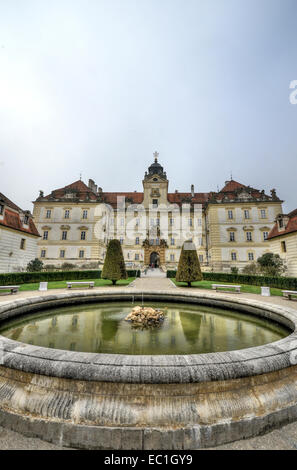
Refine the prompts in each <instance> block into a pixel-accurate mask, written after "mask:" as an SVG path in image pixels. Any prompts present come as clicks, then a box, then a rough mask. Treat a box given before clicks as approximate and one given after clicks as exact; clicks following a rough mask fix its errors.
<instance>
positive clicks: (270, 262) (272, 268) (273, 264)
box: [257, 253, 286, 277]
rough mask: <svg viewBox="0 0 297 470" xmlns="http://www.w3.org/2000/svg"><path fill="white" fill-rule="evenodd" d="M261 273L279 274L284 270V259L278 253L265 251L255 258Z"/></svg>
mask: <svg viewBox="0 0 297 470" xmlns="http://www.w3.org/2000/svg"><path fill="white" fill-rule="evenodd" d="M257 263H258V265H259V266H260V270H261V273H262V274H265V275H268V276H275V277H277V276H281V275H282V274H283V273H284V272H285V271H286V266H285V263H284V261H283V260H282V259H281V257H280V256H279V255H275V254H274V253H265V254H264V255H262V256H261V257H260V258H258V259H257Z"/></svg>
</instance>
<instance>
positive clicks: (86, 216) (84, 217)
mask: <svg viewBox="0 0 297 470" xmlns="http://www.w3.org/2000/svg"><path fill="white" fill-rule="evenodd" d="M82 218H83V219H87V218H88V211H87V210H83V216H82Z"/></svg>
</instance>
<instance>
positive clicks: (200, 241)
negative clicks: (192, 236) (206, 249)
mask: <svg viewBox="0 0 297 470" xmlns="http://www.w3.org/2000/svg"><path fill="white" fill-rule="evenodd" d="M202 245H203V238H199V246H202Z"/></svg>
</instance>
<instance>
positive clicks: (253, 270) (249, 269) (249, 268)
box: [241, 262, 260, 274]
mask: <svg viewBox="0 0 297 470" xmlns="http://www.w3.org/2000/svg"><path fill="white" fill-rule="evenodd" d="M259 271H260V269H259V265H258V264H257V263H255V262H254V263H249V264H246V265H245V267H244V268H243V269H242V271H241V272H242V274H258V273H259Z"/></svg>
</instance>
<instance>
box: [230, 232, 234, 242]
mask: <svg viewBox="0 0 297 470" xmlns="http://www.w3.org/2000/svg"><path fill="white" fill-rule="evenodd" d="M230 242H235V232H230Z"/></svg>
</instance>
